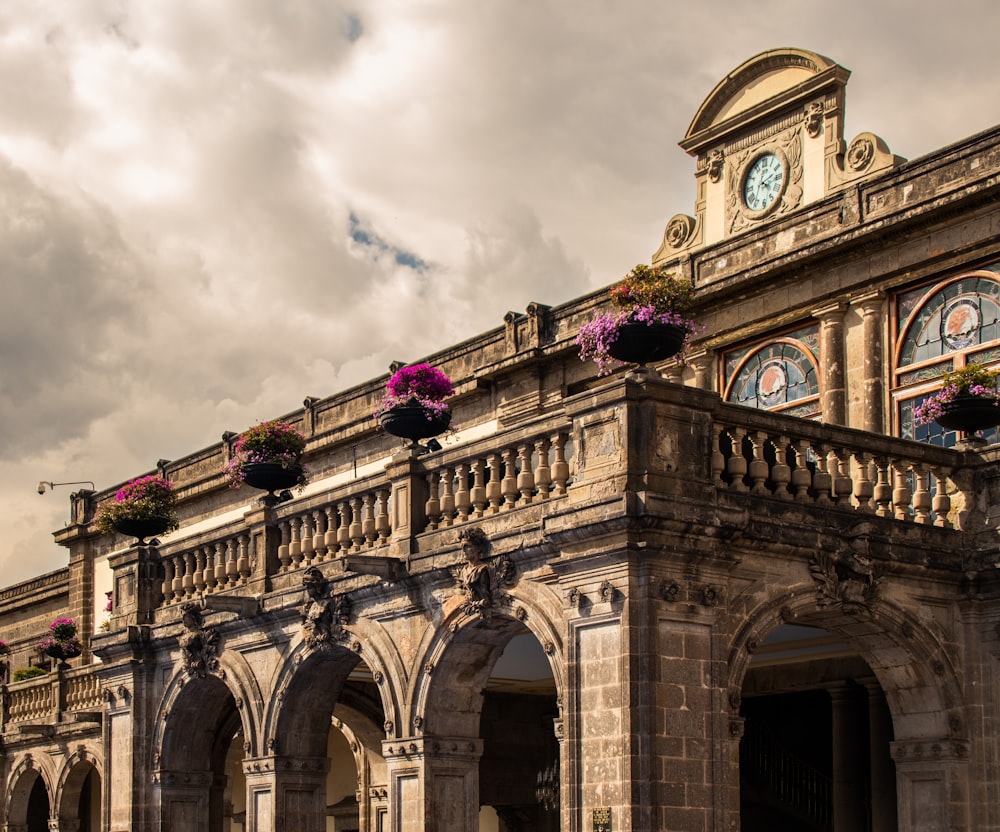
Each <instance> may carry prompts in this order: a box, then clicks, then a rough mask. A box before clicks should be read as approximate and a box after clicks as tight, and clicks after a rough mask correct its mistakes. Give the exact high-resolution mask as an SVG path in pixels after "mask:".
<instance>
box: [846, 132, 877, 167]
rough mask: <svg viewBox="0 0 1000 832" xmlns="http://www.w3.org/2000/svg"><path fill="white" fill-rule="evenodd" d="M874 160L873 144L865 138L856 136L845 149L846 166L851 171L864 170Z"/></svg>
mask: <svg viewBox="0 0 1000 832" xmlns="http://www.w3.org/2000/svg"><path fill="white" fill-rule="evenodd" d="M874 158H875V143H874V142H873V141H872V140H871V139H869V138H868V137H867V136H858V137H857V138H856V139H855V140H854V141H853V142H851V146H850V147H849V148H847V165H848V167H850V169H851V170H855V171H862V170H864V169H865V168H866V167H868V165H870V164H871V161H872V159H874Z"/></svg>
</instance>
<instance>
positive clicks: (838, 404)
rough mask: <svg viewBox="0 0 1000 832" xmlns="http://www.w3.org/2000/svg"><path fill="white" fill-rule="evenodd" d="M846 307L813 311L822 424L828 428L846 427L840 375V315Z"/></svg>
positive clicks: (831, 307) (842, 338) (841, 333)
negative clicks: (816, 337)
mask: <svg viewBox="0 0 1000 832" xmlns="http://www.w3.org/2000/svg"><path fill="white" fill-rule="evenodd" d="M846 309H847V307H846V306H845V305H844V304H842V303H834V304H831V305H830V306H824V307H822V308H820V309H814V310H813V311H812V313H811V314H812V316H813V317H814V318H817V319H818V320H819V362H820V372H821V379H820V387H821V394H822V397H821V401H822V402H823V421H824V422H826V423H828V424H831V425H846V424H847V390H846V388H845V381H844V379H845V374H844V364H845V355H844V312H845V311H846Z"/></svg>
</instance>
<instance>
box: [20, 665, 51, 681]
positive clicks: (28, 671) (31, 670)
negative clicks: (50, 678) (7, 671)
mask: <svg viewBox="0 0 1000 832" xmlns="http://www.w3.org/2000/svg"><path fill="white" fill-rule="evenodd" d="M48 672H49V671H47V670H46V669H45V668H44V667H39V666H38V665H34V664H33V665H31V666H30V667H19V668H18V669H17V670H15V671H14V681H15V682H23V681H24V680H25V679H35V678H37V677H38V676H44V675H45V674H46V673H48Z"/></svg>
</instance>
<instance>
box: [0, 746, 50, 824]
mask: <svg viewBox="0 0 1000 832" xmlns="http://www.w3.org/2000/svg"><path fill="white" fill-rule="evenodd" d="M39 780H41V782H42V785H43V787H44V788H45V793H46V795H47V796H48V799H49V814H50V816H51V814H52V806H53V805H54V799H53V796H54V794H55V790H54V789H53V784H54V783H55V777H54V775H53V772H52V771H50V770H49V769H48V767H47V765H46V763H45V762H44V761H38V760H35V758H34V757H33V756H32V755H31V754H30V753H28V754H24V755H22V756H21V757H20V759H19V760H18V761H17V762H16V763H15V764H14V765H13V766H12V767H11V770H10V776H9V777H8V778H7V789H6V792H5V794H4V803H5V805H6V809H7V825H8V828H15V829H17V828H20V829H26V828H27V826H28V804H29V801H30V798H31V792H32V790H33V789H34V788H35V784H36V783H37V782H38V781H39Z"/></svg>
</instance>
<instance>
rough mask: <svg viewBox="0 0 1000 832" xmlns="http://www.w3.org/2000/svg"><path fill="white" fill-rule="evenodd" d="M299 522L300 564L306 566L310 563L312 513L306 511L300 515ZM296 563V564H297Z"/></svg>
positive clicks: (297, 564)
mask: <svg viewBox="0 0 1000 832" xmlns="http://www.w3.org/2000/svg"><path fill="white" fill-rule="evenodd" d="M300 519H301V523H302V529H301V532H300V541H299V548H300V549H301V550H302V561H301V565H302V566H308V565H309V564H310V563H312V559H313V557H312V555H313V551H314V550H313V527H312V515H311V514H310V513H309V512H308V511H307V512H306V513H305V514H303V515H302V517H301V518H300ZM299 565H300V564H299V563H296V566H299Z"/></svg>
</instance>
